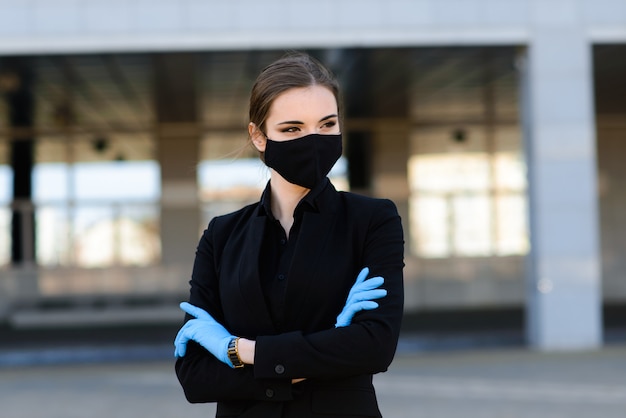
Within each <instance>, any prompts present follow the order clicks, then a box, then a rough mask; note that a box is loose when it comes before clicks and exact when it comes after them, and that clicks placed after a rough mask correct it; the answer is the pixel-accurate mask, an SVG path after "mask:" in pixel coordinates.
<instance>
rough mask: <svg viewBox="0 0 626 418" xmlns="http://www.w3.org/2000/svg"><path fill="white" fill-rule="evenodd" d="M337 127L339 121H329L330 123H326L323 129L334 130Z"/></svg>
mask: <svg viewBox="0 0 626 418" xmlns="http://www.w3.org/2000/svg"><path fill="white" fill-rule="evenodd" d="M335 125H337V121H334V120H329V121H328V122H326V123H325V124H323V125H322V128H327V129H328V128H332V127H334V126H335Z"/></svg>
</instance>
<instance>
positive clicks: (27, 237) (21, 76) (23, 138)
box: [1, 58, 35, 265]
mask: <svg viewBox="0 0 626 418" xmlns="http://www.w3.org/2000/svg"><path fill="white" fill-rule="evenodd" d="M3 64H4V65H3V67H5V68H4V69H3V75H2V78H3V83H2V84H3V85H2V86H1V87H2V90H4V91H5V92H6V103H7V108H8V113H9V124H10V127H11V130H12V138H11V144H10V145H11V157H10V158H11V168H12V169H13V204H12V206H13V214H12V215H13V217H12V222H11V262H12V263H13V264H15V265H22V264H30V263H34V262H35V215H34V211H33V203H32V190H33V186H32V171H33V166H34V163H35V161H34V159H35V154H34V147H35V144H34V140H33V136H32V132H30V130H31V129H32V128H33V124H34V120H35V99H34V94H33V91H32V82H33V74H32V69H31V68H30V63H29V62H28V61H27V60H25V59H19V58H16V59H7V60H5V62H3Z"/></svg>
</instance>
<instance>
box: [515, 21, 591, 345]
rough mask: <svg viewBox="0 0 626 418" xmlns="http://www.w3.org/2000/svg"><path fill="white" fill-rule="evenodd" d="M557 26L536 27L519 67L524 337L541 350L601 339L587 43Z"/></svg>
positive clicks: (573, 29) (571, 29) (577, 32)
mask: <svg viewBox="0 0 626 418" xmlns="http://www.w3.org/2000/svg"><path fill="white" fill-rule="evenodd" d="M552 23H554V22H552ZM559 23H562V24H557V25H554V24H553V25H545V26H542V25H538V27H537V28H535V29H534V34H533V37H532V40H531V44H530V46H529V48H528V51H527V53H525V54H524V59H523V60H522V65H521V67H522V107H523V112H522V119H523V125H524V136H525V144H526V155H527V163H528V172H529V214H530V235H531V252H530V255H529V258H528V282H527V284H528V294H527V297H528V303H527V337H528V341H529V343H530V345H531V346H532V347H535V348H538V349H543V350H553V349H587V348H594V347H597V346H599V345H600V344H601V341H602V319H601V316H602V315H601V277H600V276H601V273H600V256H599V244H598V242H599V239H598V233H599V232H598V231H599V227H598V225H599V220H598V207H597V206H598V195H597V191H596V187H597V185H596V151H595V150H596V138H595V121H594V110H593V94H592V91H593V77H592V59H591V45H590V44H589V43H588V41H587V39H586V38H585V34H584V33H583V30H582V28H580V27H577V26H576V25H575V24H567V22H559Z"/></svg>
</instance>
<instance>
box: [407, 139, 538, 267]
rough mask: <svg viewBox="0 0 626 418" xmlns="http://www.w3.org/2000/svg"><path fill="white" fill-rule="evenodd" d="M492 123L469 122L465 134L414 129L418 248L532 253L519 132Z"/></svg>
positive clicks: (413, 210)
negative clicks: (472, 125) (488, 125)
mask: <svg viewBox="0 0 626 418" xmlns="http://www.w3.org/2000/svg"><path fill="white" fill-rule="evenodd" d="M486 129H487V128H481V127H475V128H472V129H466V130H463V133H462V135H460V134H459V132H457V131H456V130H452V132H451V131H450V130H446V129H444V128H430V129H418V130H416V131H415V133H414V135H413V138H412V149H413V151H412V154H413V155H412V156H411V157H410V159H409V167H408V171H409V183H410V187H411V196H412V197H411V199H410V234H411V248H412V250H413V252H414V253H415V255H417V256H420V257H427V258H438V257H441V258H443V257H451V256H458V257H483V256H493V255H498V256H503V255H515V254H524V253H526V252H527V250H528V241H527V233H526V208H525V205H526V198H525V189H526V182H525V168H524V164H523V161H522V155H521V149H520V137H519V134H518V133H517V131H516V130H515V129H512V128H508V127H507V128H498V129H494V131H493V132H487V131H486ZM459 138H462V140H461V141H460V140H459ZM488 138H491V139H490V140H488Z"/></svg>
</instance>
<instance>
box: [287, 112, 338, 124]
mask: <svg viewBox="0 0 626 418" xmlns="http://www.w3.org/2000/svg"><path fill="white" fill-rule="evenodd" d="M336 117H337V115H336V114H334V113H333V114H332V115H328V116H324V117H323V118H322V119H320V120H319V122H323V121H325V120H328V119H331V118H336ZM277 125H304V122H302V121H299V120H287V121H285V122H280V123H278V124H277Z"/></svg>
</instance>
